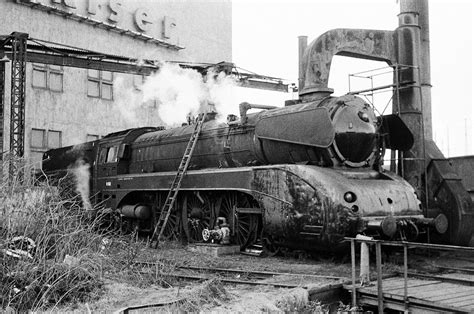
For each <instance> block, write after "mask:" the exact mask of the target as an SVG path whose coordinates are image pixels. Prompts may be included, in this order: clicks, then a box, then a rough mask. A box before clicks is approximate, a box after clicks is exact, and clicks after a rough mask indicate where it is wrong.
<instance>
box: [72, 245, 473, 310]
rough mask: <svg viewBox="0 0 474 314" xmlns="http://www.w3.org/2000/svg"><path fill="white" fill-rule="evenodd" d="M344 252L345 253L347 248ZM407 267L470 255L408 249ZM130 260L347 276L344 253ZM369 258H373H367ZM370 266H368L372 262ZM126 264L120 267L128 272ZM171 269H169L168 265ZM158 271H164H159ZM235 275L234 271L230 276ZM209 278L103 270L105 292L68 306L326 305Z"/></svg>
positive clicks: (176, 254) (454, 262) (145, 251)
mask: <svg viewBox="0 0 474 314" xmlns="http://www.w3.org/2000/svg"><path fill="white" fill-rule="evenodd" d="M348 254H350V253H349V252H348ZM410 254H411V255H410V257H409V269H411V270H414V269H416V270H418V271H422V272H425V271H426V272H433V271H436V270H437V269H436V265H439V266H450V267H464V268H473V267H474V259H473V257H471V256H467V257H466V256H462V257H456V256H453V255H452V254H449V253H442V254H439V253H436V254H433V255H431V256H428V257H427V256H426V255H415V254H414V252H413V253H412V252H410ZM400 259H401V256H400V255H399V254H391V255H390V256H389V257H388V258H386V259H385V262H384V272H385V273H391V272H393V271H401V267H400V266H397V265H396V264H398V265H400ZM133 260H134V261H148V262H157V261H159V262H160V263H163V264H164V265H165V264H166V265H172V266H201V267H210V268H232V269H240V270H249V271H257V270H258V271H269V272H280V273H301V274H313V275H327V276H337V277H343V278H345V279H341V280H334V279H327V278H315V277H312V278H309V279H308V278H302V277H300V276H278V277H273V278H269V279H265V280H268V281H271V282H279V283H287V284H290V283H291V284H296V285H299V286H301V287H312V288H315V287H323V286H327V285H330V284H336V283H341V282H343V281H345V280H348V279H350V278H351V264H350V258H349V256H345V257H344V256H342V257H341V256H339V257H332V256H330V255H321V256H318V257H314V256H313V257H308V256H307V255H306V254H299V253H292V254H290V255H286V256H278V257H264V258H262V257H256V256H248V255H243V254H234V255H223V256H219V257H213V256H210V255H206V254H202V253H198V252H193V251H190V250H189V249H188V248H187V247H186V246H183V245H180V244H177V243H167V244H165V245H164V246H162V247H160V248H159V249H156V250H155V249H150V248H146V247H145V246H140V247H139V249H138V250H137V252H136V254H135V255H134V256H133ZM373 260H375V259H373ZM372 266H374V265H372ZM133 267H134V266H130V267H128V268H126V270H124V273H125V272H130V268H133ZM174 269H175V268H174ZM161 270H162V271H163V272H166V271H167V270H166V269H165V268H162V269H161ZM238 276H239V275H236V277H235V278H236V279H239V278H238ZM212 278H213V279H211V280H210V281H207V282H204V283H203V282H198V281H180V280H176V278H172V279H166V278H165V279H164V278H162V277H158V276H157V277H156V280H154V279H153V278H150V276H144V277H143V278H140V277H133V278H132V279H130V277H126V276H125V275H123V274H121V273H116V274H107V273H106V274H104V281H105V288H104V289H105V291H104V294H103V296H102V297H101V298H100V299H99V300H96V301H94V302H91V303H88V304H81V305H79V306H78V307H76V308H74V309H71V308H69V309H68V310H78V311H80V312H96V311H100V312H103V311H106V312H119V311H120V310H121V309H124V308H126V307H129V306H134V305H144V304H157V303H169V302H173V301H178V300H180V301H181V302H180V303H179V305H168V306H162V307H158V308H149V309H146V310H141V311H135V312H150V311H166V312H169V311H171V312H176V311H180V310H185V311H204V312H216V313H221V312H229V313H230V312H269V311H271V312H282V311H283V312H285V311H286V312H287V311H295V310H298V311H301V309H308V312H311V311H315V310H317V309H319V310H324V309H327V306H328V305H327V304H326V305H323V306H321V307H319V308H318V306H319V305H318V304H319V303H317V302H316V301H317V300H316V301H311V302H310V303H309V304H308V289H303V288H294V289H288V288H275V287H271V286H249V285H236V284H228V283H224V282H220V281H219V277H218V275H217V274H216V275H212Z"/></svg>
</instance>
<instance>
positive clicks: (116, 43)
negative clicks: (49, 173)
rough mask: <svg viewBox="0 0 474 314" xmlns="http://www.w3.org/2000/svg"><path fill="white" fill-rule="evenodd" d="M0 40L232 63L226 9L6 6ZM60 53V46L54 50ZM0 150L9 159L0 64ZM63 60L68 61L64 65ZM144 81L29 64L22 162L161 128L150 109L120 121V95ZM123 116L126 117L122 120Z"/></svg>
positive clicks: (135, 4) (4, 67)
mask: <svg viewBox="0 0 474 314" xmlns="http://www.w3.org/2000/svg"><path fill="white" fill-rule="evenodd" d="M0 12H1V13H0V14H1V21H2V22H1V23H0V36H1V35H3V36H5V35H10V34H11V33H12V32H21V33H26V34H28V35H29V39H30V40H34V41H35V43H36V44H37V45H42V44H44V45H48V46H49V47H53V48H54V47H55V45H56V44H61V47H62V48H64V47H68V48H69V49H70V50H71V51H75V50H76V49H81V50H88V51H92V52H97V53H99V54H107V55H113V56H124V57H128V58H133V59H138V60H142V59H147V60H157V61H179V62H191V63H218V62H221V61H231V60H232V6H231V2H230V1H208V2H195V1H185V0H180V1H162V0H160V1H150V0H148V1H145V0H143V1H133V0H84V1H82V0H81V1H79V0H5V1H1V2H0ZM58 47H59V46H58ZM2 57H3V59H2V61H1V63H0V92H1V93H0V97H1V98H0V104H1V107H0V109H2V110H1V111H2V112H1V114H2V115H1V119H0V120H1V122H0V123H1V125H0V126H1V128H0V129H1V130H2V136H1V139H2V141H1V144H2V145H1V146H2V147H3V149H2V151H3V152H8V151H9V147H10V145H9V129H10V127H9V126H10V122H9V119H10V102H11V97H10V96H11V85H12V83H11V82H12V69H11V67H12V66H11V62H9V61H10V60H9V59H8V54H7V55H5V54H3V55H2V56H0V58H2ZM66 59H67V58H66ZM119 77H120V78H121V80H120V82H121V84H120V87H121V88H122V89H127V90H129V89H130V90H133V89H134V88H136V89H139V86H140V84H141V83H142V81H143V80H144V76H143V75H136V74H124V73H114V72H112V71H102V70H98V69H87V68H79V67H69V66H67V60H65V61H64V60H63V65H52V64H46V63H40V62H31V61H30V60H29V59H28V57H27V63H26V72H25V93H24V95H25V101H24V102H25V108H24V109H25V113H24V121H25V125H24V156H26V157H27V158H31V159H33V160H35V161H37V162H38V165H39V161H40V160H41V156H42V153H43V152H44V151H46V150H47V149H50V148H56V147H62V146H67V145H72V144H76V143H81V142H84V141H89V140H94V139H97V138H100V137H102V136H104V135H106V134H108V133H110V132H114V131H118V130H122V129H126V128H131V127H137V126H144V125H155V126H156V125H159V124H160V120H159V117H158V115H157V114H156V104H153V103H151V104H149V105H148V106H144V107H142V108H131V109H130V110H136V112H134V113H133V116H134V117H135V119H130V118H129V116H128V115H127V114H126V111H127V110H128V109H127V104H126V103H124V101H125V102H126V101H127V99H126V98H125V99H124V98H123V97H121V94H120V93H121V92H123V90H122V91H121V90H117V88H116V87H115V88H114V82H117V79H118V78H119ZM124 113H125V114H124Z"/></svg>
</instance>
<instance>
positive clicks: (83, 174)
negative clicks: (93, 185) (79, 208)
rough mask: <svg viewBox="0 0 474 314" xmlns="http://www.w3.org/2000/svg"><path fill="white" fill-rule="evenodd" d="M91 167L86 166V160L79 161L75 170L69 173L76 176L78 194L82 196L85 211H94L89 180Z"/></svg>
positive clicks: (72, 169) (74, 167)
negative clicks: (90, 197)
mask: <svg viewBox="0 0 474 314" xmlns="http://www.w3.org/2000/svg"><path fill="white" fill-rule="evenodd" d="M89 168H90V165H89V164H86V163H85V162H84V160H82V159H78V160H77V161H76V163H75V164H74V166H73V168H71V169H69V171H70V172H71V173H72V174H73V176H74V181H75V184H76V192H77V193H79V195H80V196H81V200H82V203H83V206H84V209H85V210H92V205H91V202H90V199H89V191H90V186H89V179H90V171H89Z"/></svg>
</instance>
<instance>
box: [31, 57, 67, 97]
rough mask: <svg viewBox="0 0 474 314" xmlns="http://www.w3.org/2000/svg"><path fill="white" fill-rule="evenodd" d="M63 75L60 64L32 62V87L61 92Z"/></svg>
mask: <svg viewBox="0 0 474 314" xmlns="http://www.w3.org/2000/svg"><path fill="white" fill-rule="evenodd" d="M63 77H64V70H63V67H62V66H56V65H46V64H41V63H33V80H32V82H33V87H36V88H44V89H49V90H51V91H53V92H62V91H63Z"/></svg>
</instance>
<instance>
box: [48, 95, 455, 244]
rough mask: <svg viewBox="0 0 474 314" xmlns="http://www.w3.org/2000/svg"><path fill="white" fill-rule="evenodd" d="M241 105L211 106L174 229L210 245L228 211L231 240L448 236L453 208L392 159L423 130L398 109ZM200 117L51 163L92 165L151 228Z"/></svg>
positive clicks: (115, 198)
mask: <svg viewBox="0 0 474 314" xmlns="http://www.w3.org/2000/svg"><path fill="white" fill-rule="evenodd" d="M252 107H255V106H252V105H250V104H248V103H242V104H241V105H240V117H236V116H232V115H231V116H229V117H228V121H227V123H219V122H217V120H216V119H214V116H215V114H213V113H209V114H207V118H206V121H205V122H204V124H203V128H202V131H201V134H200V136H199V139H198V142H197V144H196V148H195V150H194V153H193V155H192V157H191V161H190V166H189V168H188V171H187V172H186V175H185V177H184V178H183V181H182V185H181V188H180V192H179V194H178V200H177V202H176V203H175V206H174V208H173V211H172V213H171V217H170V220H169V221H168V224H167V228H166V230H165V235H172V234H182V235H184V236H185V237H186V238H187V240H188V241H190V242H194V241H202V235H201V234H202V231H203V229H205V228H209V229H212V228H213V227H214V225H215V224H216V221H217V218H218V217H225V218H226V219H227V222H228V223H229V225H230V229H231V235H232V241H234V243H238V244H239V245H240V246H241V248H245V247H247V246H249V245H252V244H254V243H256V242H258V241H262V243H263V244H264V246H265V247H266V248H267V249H270V250H271V249H273V248H276V247H280V246H286V247H291V248H298V249H305V250H322V249H326V250H327V249H328V250H336V249H337V248H340V247H342V239H343V238H344V237H347V236H355V235H356V234H358V233H362V234H367V235H373V236H377V237H379V238H385V239H408V240H412V239H414V238H415V237H416V236H417V235H418V234H419V233H420V232H422V231H425V230H426V228H429V227H434V229H435V230H436V231H437V232H439V233H444V232H446V229H447V220H446V217H445V216H444V215H442V214H441V215H440V216H438V217H437V218H435V219H432V218H431V219H428V218H425V217H424V216H423V215H422V211H421V207H420V201H419V200H418V198H417V196H416V195H415V191H414V189H413V188H412V186H411V185H410V184H408V183H407V182H406V181H404V180H403V179H402V178H401V177H399V176H397V175H396V174H394V173H392V172H389V171H386V170H384V169H383V167H382V159H383V158H382V157H383V154H384V152H385V148H391V149H399V150H406V149H409V148H410V147H411V145H412V144H413V136H412V135H411V133H410V131H409V130H408V129H407V127H406V126H405V125H404V123H403V122H402V121H401V120H400V119H399V118H398V117H397V116H395V115H389V116H381V117H376V116H375V113H374V110H373V108H372V107H371V106H369V105H368V104H367V103H366V102H364V101H363V100H362V99H361V98H358V97H356V96H353V95H345V96H342V97H326V98H324V99H322V100H314V101H307V102H304V103H297V104H292V105H288V106H285V107H282V108H273V109H269V108H268V107H267V106H256V107H257V108H265V109H266V110H262V111H260V112H257V113H249V114H247V110H248V109H250V108H252ZM193 129H194V126H193V125H185V126H182V127H178V128H172V129H168V130H165V129H163V128H137V129H130V130H125V131H122V132H117V133H113V134H109V135H107V136H106V137H104V138H102V139H100V140H97V141H94V142H88V143H84V144H81V145H78V146H75V147H65V148H60V149H53V150H50V151H48V152H46V153H45V155H44V161H43V170H44V171H45V173H47V174H54V173H61V172H62V171H64V170H65V169H67V167H70V166H72V165H73V164H74V163H75V162H76V161H77V160H78V159H81V160H83V161H84V162H85V163H88V164H89V165H90V166H91V167H90V173H91V195H93V196H94V201H95V203H96V204H102V205H103V206H105V207H108V208H111V209H113V210H114V211H116V212H117V213H119V214H120V215H121V217H122V223H123V226H128V227H130V228H131V229H135V230H138V231H142V232H152V231H153V229H154V223H155V221H156V220H157V219H158V217H159V213H160V210H161V208H162V206H163V204H164V202H165V198H166V195H167V193H168V190H169V188H170V185H171V183H172V181H173V178H174V176H175V175H176V171H177V169H178V166H179V163H180V161H181V159H182V157H183V153H184V150H185V148H186V145H187V143H188V141H189V138H190V136H191V134H192V132H193Z"/></svg>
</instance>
